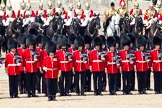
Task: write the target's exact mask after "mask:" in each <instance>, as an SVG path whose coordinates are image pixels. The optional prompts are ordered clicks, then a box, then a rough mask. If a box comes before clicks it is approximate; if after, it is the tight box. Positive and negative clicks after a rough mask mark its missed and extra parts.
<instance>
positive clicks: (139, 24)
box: [131, 16, 144, 37]
mask: <svg viewBox="0 0 162 108" xmlns="http://www.w3.org/2000/svg"><path fill="white" fill-rule="evenodd" d="M143 29H144V24H143V19H142V17H139V16H137V17H135V24H134V25H132V27H131V30H132V31H131V32H132V33H133V34H134V35H135V37H137V36H139V35H143Z"/></svg>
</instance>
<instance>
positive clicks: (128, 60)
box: [119, 36, 133, 95]
mask: <svg viewBox="0 0 162 108" xmlns="http://www.w3.org/2000/svg"><path fill="white" fill-rule="evenodd" d="M121 45H122V50H121V51H120V52H119V56H120V58H121V61H120V66H121V70H122V76H123V94H124V95H127V94H131V80H132V79H131V78H132V76H131V75H132V71H133V65H132V64H133V55H132V54H131V53H129V46H130V38H129V37H128V36H123V37H122V38H121Z"/></svg>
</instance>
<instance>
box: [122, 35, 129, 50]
mask: <svg viewBox="0 0 162 108" xmlns="http://www.w3.org/2000/svg"><path fill="white" fill-rule="evenodd" d="M120 41H121V46H122V47H124V46H125V45H128V46H130V42H131V40H130V38H129V37H128V36H122V37H121V40H120Z"/></svg>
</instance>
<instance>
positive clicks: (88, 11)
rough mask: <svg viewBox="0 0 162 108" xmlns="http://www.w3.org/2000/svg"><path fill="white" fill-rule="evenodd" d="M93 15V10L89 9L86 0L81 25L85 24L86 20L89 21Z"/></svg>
mask: <svg viewBox="0 0 162 108" xmlns="http://www.w3.org/2000/svg"><path fill="white" fill-rule="evenodd" d="M93 17H94V12H93V10H91V9H90V4H89V3H88V2H87V3H86V9H85V10H84V11H83V15H82V19H81V22H82V25H81V26H83V27H85V26H87V24H88V22H89V21H91V20H92V19H93Z"/></svg>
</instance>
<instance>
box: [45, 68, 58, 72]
mask: <svg viewBox="0 0 162 108" xmlns="http://www.w3.org/2000/svg"><path fill="white" fill-rule="evenodd" d="M47 70H50V71H54V70H58V68H47Z"/></svg>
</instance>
